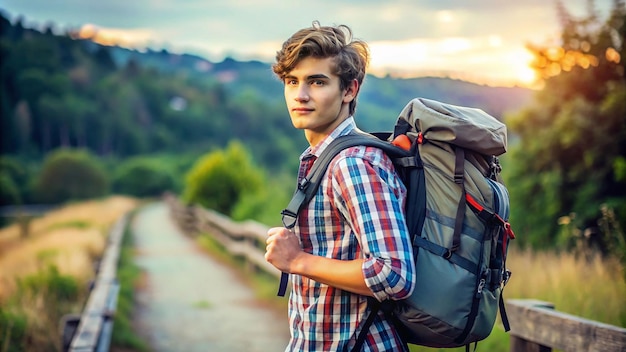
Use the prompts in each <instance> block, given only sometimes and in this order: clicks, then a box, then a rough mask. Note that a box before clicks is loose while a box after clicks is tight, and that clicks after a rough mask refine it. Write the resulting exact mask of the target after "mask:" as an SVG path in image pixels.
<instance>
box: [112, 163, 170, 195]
mask: <svg viewBox="0 0 626 352" xmlns="http://www.w3.org/2000/svg"><path fill="white" fill-rule="evenodd" d="M175 184H176V182H175V178H174V175H173V173H172V172H171V171H170V169H168V168H166V167H164V166H163V163H161V162H160V161H159V160H158V159H154V158H132V159H128V160H125V161H123V162H122V164H121V165H120V166H119V168H118V170H117V172H116V173H115V176H114V178H113V190H114V191H115V192H116V193H121V194H127V195H131V196H135V197H152V196H159V195H161V194H162V193H163V192H165V191H173V190H174V189H175Z"/></svg>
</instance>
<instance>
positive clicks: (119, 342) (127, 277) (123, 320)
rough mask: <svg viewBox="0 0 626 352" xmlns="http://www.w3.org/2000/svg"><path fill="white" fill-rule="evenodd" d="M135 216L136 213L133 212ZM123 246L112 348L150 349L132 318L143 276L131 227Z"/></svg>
mask: <svg viewBox="0 0 626 352" xmlns="http://www.w3.org/2000/svg"><path fill="white" fill-rule="evenodd" d="M132 216H134V213H133V214H131V219H130V220H129V222H130V221H132ZM124 231H125V233H124V236H123V238H122V247H121V250H120V263H119V267H118V270H117V279H118V281H119V283H120V291H119V293H118V299H117V307H116V314H115V318H114V319H115V321H114V322H113V334H112V336H111V345H112V349H111V350H117V349H119V350H125V349H130V350H133V351H138V352H139V351H148V350H149V348H148V346H147V344H146V342H145V341H143V340H142V339H141V338H140V337H139V336H137V335H136V333H135V331H134V328H133V324H132V318H133V314H134V308H135V287H136V285H137V283H138V281H139V280H140V278H141V269H140V268H139V267H138V266H137V265H136V264H135V263H134V258H133V256H134V248H133V242H132V234H131V233H130V231H131V230H130V227H129V226H127V227H126V229H125V230H124Z"/></svg>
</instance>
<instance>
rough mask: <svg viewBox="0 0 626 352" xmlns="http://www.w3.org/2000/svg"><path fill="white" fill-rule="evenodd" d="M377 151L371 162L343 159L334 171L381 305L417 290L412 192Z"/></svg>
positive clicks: (339, 201)
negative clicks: (409, 219) (409, 214)
mask: <svg viewBox="0 0 626 352" xmlns="http://www.w3.org/2000/svg"><path fill="white" fill-rule="evenodd" d="M368 150H370V148H368ZM374 150H375V152H373V153H368V154H367V155H369V156H370V158H367V157H366V158H364V157H350V156H348V157H345V158H342V159H339V160H338V161H337V163H336V164H335V165H334V166H333V168H332V182H333V186H332V189H333V193H334V200H335V203H336V204H335V205H336V206H337V208H338V209H339V210H340V212H341V213H342V214H343V216H344V217H345V219H346V221H348V222H349V223H350V228H351V229H352V230H353V231H354V235H355V236H357V238H358V242H359V244H360V246H361V250H362V256H363V258H364V262H363V267H362V268H363V275H364V277H365V282H366V285H367V286H368V287H369V288H370V289H371V290H372V293H373V294H374V296H375V298H376V299H377V300H379V301H383V300H386V299H392V300H399V299H403V298H406V297H407V296H409V295H410V294H411V293H412V292H413V288H414V286H415V263H414V259H413V254H412V249H411V243H410V236H409V234H408V230H407V227H406V222H405V219H404V202H405V199H406V190H405V188H404V185H403V184H402V182H401V180H400V179H399V178H398V177H397V175H395V173H394V172H393V169H392V168H393V166H392V164H391V161H390V160H389V159H388V158H387V157H386V156H384V155H383V153H382V151H380V150H378V149H374Z"/></svg>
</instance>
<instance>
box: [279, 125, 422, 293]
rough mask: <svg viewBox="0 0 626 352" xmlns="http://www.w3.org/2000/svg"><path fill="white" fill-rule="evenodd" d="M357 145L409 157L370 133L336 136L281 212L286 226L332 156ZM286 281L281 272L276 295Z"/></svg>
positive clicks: (293, 220) (290, 225)
mask: <svg viewBox="0 0 626 352" xmlns="http://www.w3.org/2000/svg"><path fill="white" fill-rule="evenodd" d="M357 145H359V146H369V147H377V148H380V149H382V150H383V151H384V152H385V153H387V155H389V156H390V157H392V158H401V157H407V159H410V158H408V156H409V155H410V154H409V153H408V152H406V151H404V150H403V149H401V148H399V147H396V146H394V145H392V144H391V143H389V142H386V141H383V140H381V139H379V138H377V137H376V136H374V135H371V134H367V133H363V132H357V131H355V132H353V133H350V134H347V135H344V136H340V137H337V138H336V139H335V140H334V141H332V142H331V143H330V144H329V145H328V147H326V149H325V150H324V152H322V154H321V155H320V156H319V158H318V159H317V160H316V161H315V163H314V164H313V167H312V168H311V171H310V172H309V174H308V175H307V177H305V178H304V179H302V181H300V183H299V184H298V188H297V189H296V192H295V193H294V195H293V197H292V198H291V201H290V202H289V205H287V208H286V209H284V210H283V211H282V212H281V214H282V216H283V219H282V220H283V225H284V226H285V227H286V228H288V229H292V228H293V227H294V226H295V225H296V221H297V219H298V214H299V213H300V210H302V208H303V207H304V206H305V205H306V204H308V203H309V201H310V200H311V199H312V198H313V196H315V193H317V189H318V188H319V185H320V183H321V182H322V178H323V176H324V174H325V173H326V170H327V169H328V166H329V165H330V162H331V161H332V160H333V158H335V156H336V155H337V154H339V152H341V151H342V150H344V149H346V148H349V147H354V146H357ZM287 281H288V275H287V274H286V273H282V275H281V278H280V285H279V288H278V296H284V295H285V292H286V290H287Z"/></svg>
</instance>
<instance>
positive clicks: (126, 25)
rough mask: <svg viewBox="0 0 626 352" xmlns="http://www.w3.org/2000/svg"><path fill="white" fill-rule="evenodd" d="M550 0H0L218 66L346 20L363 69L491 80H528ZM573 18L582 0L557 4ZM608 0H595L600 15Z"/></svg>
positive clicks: (62, 25) (36, 23) (3, 5)
mask: <svg viewBox="0 0 626 352" xmlns="http://www.w3.org/2000/svg"><path fill="white" fill-rule="evenodd" d="M555 3H556V1H555V0H514V1H508V0H471V1H468V0H387V1H385V0H317V1H311V0H309V1H302V0H292V1H288V0H0V10H2V11H3V12H4V13H5V15H8V16H9V17H10V19H12V20H15V19H16V18H17V17H18V16H22V17H23V23H24V25H25V26H26V27H42V26H44V25H46V24H53V28H55V30H56V31H60V32H63V31H65V30H68V29H77V30H78V29H82V33H92V34H93V33H94V31H95V33H97V38H99V40H100V41H101V42H103V43H113V42H114V43H116V44H118V45H121V46H125V47H130V48H135V49H139V50H143V49H145V48H148V47H149V48H151V49H153V50H161V49H166V50H168V51H171V52H176V53H188V54H194V55H199V56H202V57H204V58H206V59H208V60H210V61H213V62H219V61H221V60H223V59H224V58H225V57H232V58H234V59H237V60H260V61H263V62H268V63H271V62H273V60H274V56H275V54H276V51H277V50H279V49H280V46H281V44H282V42H283V41H284V40H285V39H287V38H288V37H289V36H290V35H291V34H293V33H294V32H296V31H297V30H299V29H301V28H304V27H310V26H311V23H312V22H313V21H314V20H317V21H319V22H320V23H321V24H322V25H339V24H345V25H348V26H349V27H350V28H351V29H352V31H353V36H354V37H355V38H358V39H361V40H364V41H366V42H367V43H368V44H369V46H370V52H371V63H370V69H369V73H372V74H375V75H379V76H382V75H386V74H391V75H394V76H402V77H418V76H446V77H452V78H458V79H464V80H468V81H473V82H478V83H481V84H488V85H495V86H511V85H518V86H529V85H531V84H532V82H533V80H534V74H533V71H532V70H531V69H530V67H529V62H530V61H531V59H532V55H531V54H530V52H528V51H527V50H526V48H525V45H526V44H527V43H533V44H541V45H543V44H546V45H548V44H558V40H559V38H560V32H561V28H560V24H559V21H558V17H557V12H556V5H555ZM563 3H565V7H566V8H567V9H568V11H569V12H570V13H571V14H572V15H574V16H582V15H585V14H587V13H588V12H587V3H588V1H587V0H563ZM611 6H612V0H596V1H595V7H596V10H598V12H599V13H600V15H601V16H603V17H602V18H606V15H607V14H608V11H609V9H610V8H611Z"/></svg>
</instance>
